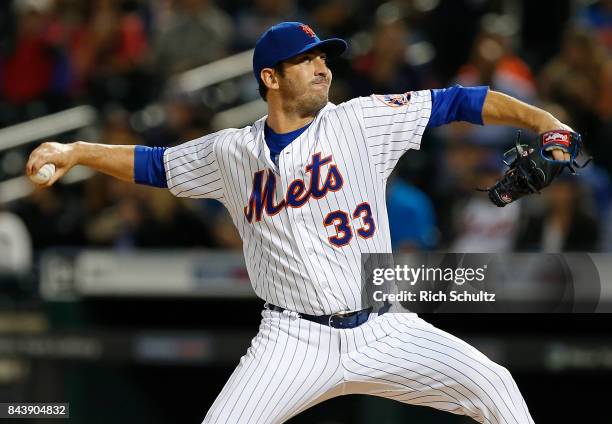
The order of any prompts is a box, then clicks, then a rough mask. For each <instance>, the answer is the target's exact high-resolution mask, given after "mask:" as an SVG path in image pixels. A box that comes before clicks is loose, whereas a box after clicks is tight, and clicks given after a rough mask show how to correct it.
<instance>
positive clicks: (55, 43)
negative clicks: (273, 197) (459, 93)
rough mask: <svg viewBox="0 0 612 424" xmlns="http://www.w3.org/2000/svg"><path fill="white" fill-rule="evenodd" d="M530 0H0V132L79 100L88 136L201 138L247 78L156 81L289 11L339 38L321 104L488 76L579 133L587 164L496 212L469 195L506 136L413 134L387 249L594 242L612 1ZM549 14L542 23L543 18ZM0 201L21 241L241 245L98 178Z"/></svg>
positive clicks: (608, 111) (610, 105)
mask: <svg viewBox="0 0 612 424" xmlns="http://www.w3.org/2000/svg"><path fill="white" fill-rule="evenodd" d="M539 3H540V2H527V1H525V2H522V3H521V5H522V7H521V8H519V9H520V10H519V11H518V12H517V11H516V10H508V2H502V1H468V0H465V1H450V0H448V1H444V0H442V1H439V0H405V1H390V2H383V1H377V0H365V1H359V2H356V1H351V0H325V1H324V0H317V1H305V0H300V1H298V0H255V1H253V2H248V5H244V4H242V2H240V1H239V0H230V1H223V2H221V1H217V2H215V1H214V0H152V1H144V0H143V1H138V0H92V1H79V0H55V1H53V0H13V1H4V2H1V3H0V9H2V10H0V19H1V20H2V22H0V87H1V89H0V126H2V127H4V126H8V125H12V124H15V123H18V122H23V121H27V120H29V119H33V118H36V117H39V116H44V115H46V114H49V113H52V112H56V111H59V110H62V109H65V108H68V107H71V106H74V105H79V104H90V105H94V106H95V107H96V108H97V109H98V110H99V111H100V114H101V116H103V122H102V125H101V128H100V130H99V139H100V141H102V142H105V143H110V144H145V145H157V146H159V145H161V146H171V145H175V144H178V143H181V142H184V141H187V140H190V139H193V138H197V137H200V136H202V135H205V134H207V133H210V132H211V131H212V127H211V118H212V117H213V116H214V113H215V112H216V111H217V109H218V108H220V107H221V106H223V107H230V106H235V105H238V104H242V103H244V102H247V101H251V100H254V99H256V98H257V96H258V94H257V89H256V88H257V87H256V84H255V82H254V81H253V78H252V76H251V75H247V76H246V78H245V81H247V82H244V83H241V84H240V85H239V89H238V90H234V91H232V93H230V92H229V91H228V92H227V93H226V92H224V91H223V90H219V89H218V88H217V90H216V91H215V90H214V89H213V88H214V87H213V88H211V89H207V90H204V92H200V93H197V95H185V94H183V95H168V94H167V92H166V91H165V90H164V87H165V85H166V83H167V81H168V80H169V78H170V77H171V76H173V75H176V74H177V73H180V72H183V71H186V70H189V69H192V68H194V67H197V66H200V65H203V64H206V63H210V62H212V61H215V60H217V59H220V58H223V57H226V56H228V55H231V54H234V53H238V52H241V51H244V50H247V49H250V48H252V47H253V46H254V43H255V41H256V40H257V38H258V36H259V35H260V34H261V33H262V32H263V31H264V30H265V29H266V28H267V27H269V26H270V25H272V24H274V23H276V22H279V21H287V20H299V21H303V22H307V23H309V24H310V25H311V26H312V27H313V28H314V29H315V31H317V33H318V35H319V36H320V37H321V38H323V37H327V36H332V35H334V36H340V37H344V38H346V39H347V40H349V44H350V46H351V48H350V51H349V52H348V54H347V55H346V56H345V57H344V58H341V59H338V60H337V61H334V62H332V63H331V64H330V67H331V69H332V71H333V72H334V84H333V85H332V92H331V100H332V101H333V102H336V103H338V102H341V101H344V100H347V99H349V98H352V97H355V96H363V95H369V94H371V93H401V92H405V91H409V90H420V89H427V88H439V87H444V86H449V85H452V84H462V85H489V86H490V87H491V88H493V89H496V90H500V91H503V92H505V93H508V94H511V95H513V96H515V97H518V98H520V99H523V100H525V101H527V102H530V103H534V104H536V105H539V106H540V107H543V108H544V109H547V110H549V111H551V112H553V113H554V114H555V115H556V116H558V117H559V118H561V119H562V120H563V121H564V122H566V123H568V124H569V125H571V126H572V127H573V128H574V129H575V130H577V131H579V132H581V133H582V134H583V135H584V138H585V141H586V148H587V150H588V154H590V155H593V156H594V157H595V161H594V165H593V166H590V167H588V168H585V169H584V170H583V171H582V172H581V174H582V175H581V176H580V177H577V178H576V177H572V176H569V175H568V176H567V177H563V178H560V179H559V180H558V181H556V182H555V183H554V184H553V185H552V186H551V187H549V188H548V189H546V190H545V191H544V192H543V194H542V195H541V196H530V198H528V199H524V200H522V201H520V202H518V203H514V204H512V205H509V206H507V207H505V208H503V209H499V208H496V207H495V206H493V205H492V204H490V203H489V202H488V200H487V199H486V194H483V193H480V192H477V191H475V190H474V189H475V188H477V187H486V186H489V185H491V184H492V183H493V182H494V181H495V180H496V179H497V178H498V177H499V175H500V173H501V172H503V166H502V163H501V154H502V152H503V151H504V150H506V149H507V148H508V147H510V146H512V145H513V143H514V139H515V137H516V132H515V130H514V129H512V128H505V127H486V128H480V127H473V126H468V125H455V124H453V125H451V126H448V127H444V128H441V129H438V130H436V131H429V132H428V133H427V134H426V137H425V139H424V140H423V143H422V148H421V150H420V151H418V152H416V151H411V152H410V153H408V154H407V155H405V157H404V158H403V159H402V161H401V162H400V165H399V166H398V169H397V171H396V172H395V174H394V177H393V179H392V180H391V181H390V184H389V188H388V203H389V215H390V220H391V228H392V238H393V243H394V248H396V249H404V250H415V249H416V250H451V251H457V252H496V251H497V252H507V251H549V252H558V251H576V250H578V251H599V250H608V251H609V250H612V208H610V200H611V195H612V185H611V182H610V178H611V176H612V159H611V158H612V147H611V144H610V142H609V140H611V139H612V61H611V59H610V53H611V52H612V1H610V0H602V1H599V2H570V1H569V0H567V1H559V2H554V4H555V6H554V10H553V15H554V16H553V17H551V16H550V10H549V9H548V8H547V9H546V10H545V11H541V10H540V8H545V7H546V6H543V5H538V4H539ZM543 3H547V2H543ZM510 4H512V2H510ZM510 9H511V8H510ZM545 12H546V13H548V15H546V14H545ZM550 20H554V21H556V22H554V24H551V25H552V26H553V29H551V28H550V27H549V24H550V22H548V23H547V24H546V25H543V24H542V22H543V21H550ZM560 29H562V30H560ZM154 101H155V102H160V103H161V104H162V105H163V111H164V114H163V119H161V120H160V121H159V122H157V123H156V124H155V125H151V126H148V127H146V128H145V127H142V126H140V125H137V123H136V120H135V119H134V116H135V115H136V114H137V113H138V111H139V110H142V109H143V108H145V107H146V106H147V105H148V104H150V103H152V102H154ZM69 136H75V135H74V134H71V135H69ZM523 136H524V137H528V136H529V135H528V134H524V135H523ZM69 139H70V138H66V139H65V140H69ZM87 141H96V140H87ZM32 147H33V146H32V145H30V146H27V148H28V149H30V150H31V148H32ZM27 153H29V150H27V149H25V148H24V151H23V156H24V157H25V156H26V155H27ZM1 172H4V171H0V173H1ZM5 176H6V175H5ZM2 209H4V210H5V213H9V212H10V213H12V214H14V215H17V216H19V217H20V218H21V220H22V221H23V222H24V223H25V227H26V228H27V230H28V232H29V237H30V238H31V242H32V246H33V249H34V250H35V251H36V250H38V249H44V248H47V247H50V246H57V245H68V246H90V247H92V246H105V247H114V248H116V249H130V248H135V247H156V248H163V247H174V246H182V247H222V248H239V247H240V241H239V239H238V238H237V234H236V231H235V230H234V229H233V228H232V224H231V222H230V220H229V217H228V215H227V214H226V213H225V212H224V211H223V208H222V206H221V205H220V204H218V203H215V202H214V201H199V200H189V201H185V200H183V199H176V198H173V197H172V196H171V195H170V194H169V193H168V192H167V191H165V190H158V189H151V188H147V187H139V186H135V185H129V184H124V183H120V182H117V181H114V180H112V179H111V178H108V177H105V176H102V175H96V176H94V177H92V178H90V179H88V180H86V181H84V182H82V183H79V184H73V185H61V184H59V185H56V186H54V187H53V188H52V189H49V190H36V191H34V192H33V194H31V195H30V196H29V197H27V198H24V199H21V200H18V201H15V202H12V203H10V204H6V205H0V210H2ZM0 222H1V221H0ZM405 222H411V223H412V225H410V226H407V225H404V223H405ZM0 232H1V231H0Z"/></svg>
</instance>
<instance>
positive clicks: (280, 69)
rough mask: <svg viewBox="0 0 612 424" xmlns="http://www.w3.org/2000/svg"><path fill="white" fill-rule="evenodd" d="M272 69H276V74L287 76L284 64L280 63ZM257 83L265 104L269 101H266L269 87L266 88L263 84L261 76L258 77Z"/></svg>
mask: <svg viewBox="0 0 612 424" xmlns="http://www.w3.org/2000/svg"><path fill="white" fill-rule="evenodd" d="M272 69H274V72H276V73H277V74H278V75H280V76H281V77H282V76H284V75H285V68H284V66H283V62H278V63H277V64H276V65H274V66H273V67H272ZM257 83H258V84H259V95H260V96H261V98H262V99H264V102H267V101H268V100H267V99H266V95H267V94H268V87H266V84H264V83H263V81H262V80H261V76H260V75H258V76H257Z"/></svg>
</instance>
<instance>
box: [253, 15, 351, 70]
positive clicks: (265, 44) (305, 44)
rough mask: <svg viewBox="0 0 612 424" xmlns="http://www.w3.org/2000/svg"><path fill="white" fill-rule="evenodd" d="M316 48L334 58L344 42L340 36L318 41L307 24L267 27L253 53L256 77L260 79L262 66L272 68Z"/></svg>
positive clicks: (343, 49)
mask: <svg viewBox="0 0 612 424" xmlns="http://www.w3.org/2000/svg"><path fill="white" fill-rule="evenodd" d="M317 47H318V48H320V49H321V50H323V51H324V52H325V53H327V56H328V57H329V58H330V59H333V58H334V57H338V56H340V55H341V54H342V53H344V51H345V50H346V47H347V44H346V41H344V40H342V39H340V38H329V39H327V40H321V39H320V38H319V37H317V34H315V32H314V31H313V30H312V29H311V28H310V27H309V26H308V25H306V24H303V23H301V22H281V23H280V24H277V25H274V26H272V27H270V28H269V29H268V30H267V31H266V32H264V33H263V35H262V36H261V37H259V40H257V43H256V44H255V52H254V53H253V73H254V74H255V79H256V80H257V81H259V75H260V74H261V70H262V69H264V68H272V67H273V66H274V65H276V64H278V63H280V62H282V61H283V60H287V59H290V58H292V57H294V56H297V55H299V54H302V53H304V52H306V51H308V50H312V49H314V48H317Z"/></svg>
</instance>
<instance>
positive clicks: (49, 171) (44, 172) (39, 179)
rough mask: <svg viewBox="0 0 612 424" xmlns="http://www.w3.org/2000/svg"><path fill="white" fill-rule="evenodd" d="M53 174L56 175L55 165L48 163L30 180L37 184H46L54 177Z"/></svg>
mask: <svg viewBox="0 0 612 424" xmlns="http://www.w3.org/2000/svg"><path fill="white" fill-rule="evenodd" d="M53 174H55V165H53V164H52V163H46V164H44V165H43V166H41V168H40V169H39V170H38V172H37V173H36V174H35V175H32V176H30V179H31V180H32V181H34V182H35V183H36V184H44V183H46V182H47V181H49V180H50V179H51V177H53Z"/></svg>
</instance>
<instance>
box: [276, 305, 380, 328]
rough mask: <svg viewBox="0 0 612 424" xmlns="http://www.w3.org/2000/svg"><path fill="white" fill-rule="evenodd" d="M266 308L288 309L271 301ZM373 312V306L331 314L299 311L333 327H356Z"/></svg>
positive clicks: (313, 320) (278, 310)
mask: <svg viewBox="0 0 612 424" xmlns="http://www.w3.org/2000/svg"><path fill="white" fill-rule="evenodd" d="M265 306H266V308H267V309H269V310H271V311H276V312H284V311H287V309H285V308H281V307H280V306H276V305H273V304H271V303H266V305H265ZM387 309H388V308H384V307H383V308H381V310H380V311H379V313H378V314H379V315H382V314H383V313H385V312H387ZM371 312H372V308H371V307H370V308H368V309H362V310H360V311H354V312H338V313H335V314H331V315H308V314H302V313H298V315H299V316H300V318H304V319H306V320H308V321H312V322H316V323H317V324H321V325H327V326H329V327H333V328H355V327H358V326H360V325H361V324H363V323H364V322H366V321H367V320H368V317H369V316H370V313H371Z"/></svg>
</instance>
